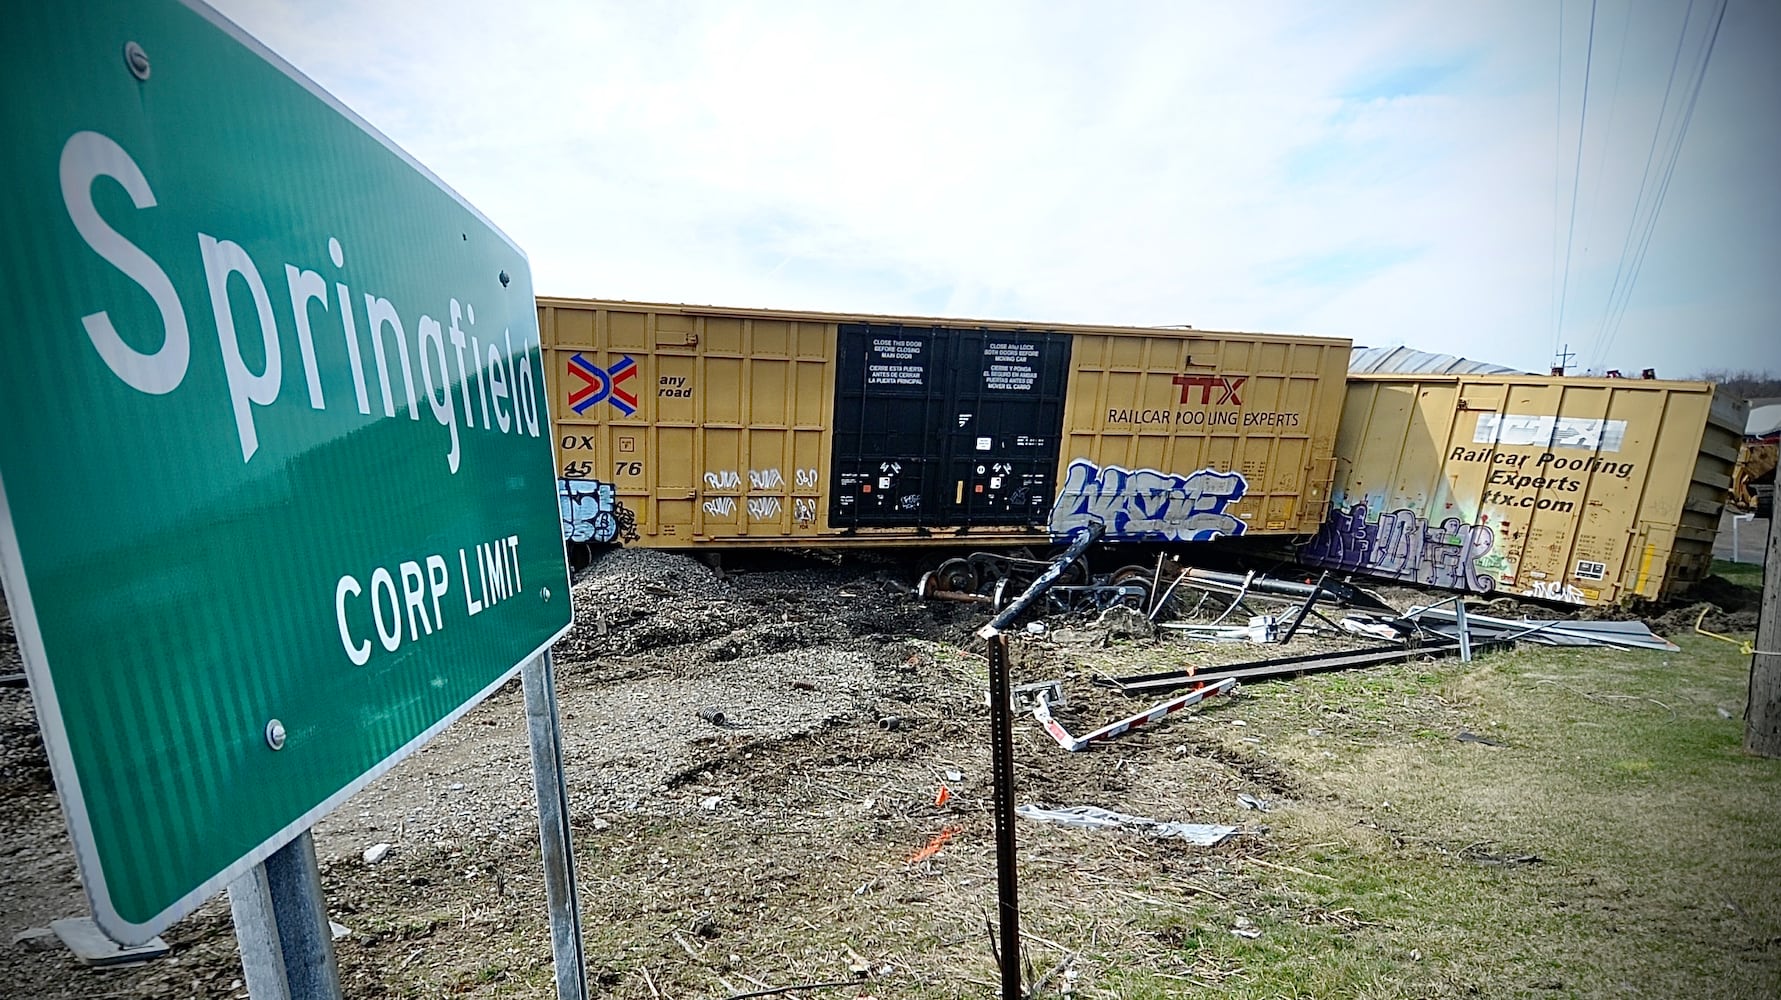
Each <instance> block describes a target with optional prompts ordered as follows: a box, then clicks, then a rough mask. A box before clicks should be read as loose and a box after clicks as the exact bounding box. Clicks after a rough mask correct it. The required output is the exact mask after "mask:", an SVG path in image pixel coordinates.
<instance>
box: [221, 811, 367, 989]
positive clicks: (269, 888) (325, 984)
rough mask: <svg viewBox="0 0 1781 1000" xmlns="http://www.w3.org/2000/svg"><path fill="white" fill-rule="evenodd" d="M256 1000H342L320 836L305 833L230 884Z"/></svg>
mask: <svg viewBox="0 0 1781 1000" xmlns="http://www.w3.org/2000/svg"><path fill="white" fill-rule="evenodd" d="M229 905H230V908H231V909H232V910H233V911H234V917H235V937H236V940H237V942H238V944H239V947H240V950H241V969H242V973H243V978H245V979H246V980H247V989H248V994H249V995H250V996H251V997H253V1000H341V993H340V970H339V966H338V964H336V962H335V959H334V936H333V931H332V928H331V927H329V925H328V913H327V898H326V897H325V896H324V895H323V894H322V876H321V869H320V868H319V867H318V866H317V864H316V860H315V839H314V838H313V837H312V836H311V835H310V833H309V831H307V830H305V831H304V832H303V833H302V835H300V836H299V837H297V839H295V840H293V841H291V842H290V843H288V844H286V845H284V846H283V847H281V848H279V849H278V850H277V851H274V852H273V854H272V856H271V857H269V858H267V859H266V860H265V861H264V862H262V863H261V864H259V865H257V866H255V867H254V869H253V870H252V871H250V872H248V873H247V874H246V875H243V876H241V877H240V878H238V879H236V880H235V882H233V883H232V884H231V885H230V886H229Z"/></svg>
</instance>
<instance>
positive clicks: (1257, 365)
mask: <svg viewBox="0 0 1781 1000" xmlns="http://www.w3.org/2000/svg"><path fill="white" fill-rule="evenodd" d="M539 326H540V329H541V331H542V332H543V338H544V343H545V346H546V348H547V352H548V359H547V362H546V371H547V377H546V381H547V384H548V385H549V387H550V390H551V391H552V392H553V393H555V394H556V395H555V398H556V402H557V406H556V409H555V410H554V411H553V412H554V413H555V414H556V415H557V416H556V420H557V426H556V434H557V447H558V457H559V460H560V463H561V473H562V479H561V481H560V483H559V489H560V493H561V502H562V508H563V520H564V531H565V534H566V536H567V537H568V538H570V539H571V540H574V541H586V542H621V543H628V544H637V545H646V546H656V547H689V546H693V545H699V544H705V543H713V544H719V545H761V544H770V545H786V544H793V545H800V544H801V545H819V544H820V545H874V544H878V545H909V544H953V545H956V544H961V543H964V544H973V545H981V544H996V543H1001V544H1016V543H1029V542H1046V541H1051V540H1054V539H1056V538H1059V537H1062V536H1065V535H1068V534H1069V533H1070V532H1071V531H1072V530H1074V529H1075V528H1076V527H1078V526H1079V525H1081V524H1082V523H1086V520H1087V519H1090V518H1098V519H1102V520H1104V521H1105V522H1106V523H1107V526H1108V529H1109V531H1108V537H1109V538H1110V539H1111V540H1126V541H1162V540H1190V539H1198V538H1209V537H1212V536H1214V535H1219V534H1240V533H1242V534H1247V533H1272V534H1295V533H1298V534H1306V533H1309V532H1311V531H1313V530H1315V528H1316V526H1317V525H1318V524H1320V523H1321V522H1322V508H1323V506H1324V504H1325V502H1326V498H1327V495H1328V493H1327V490H1328V485H1329V479H1330V476H1331V475H1332V468H1333V458H1332V449H1333V446H1334V427H1335V415H1336V410H1337V408H1338V407H1339V406H1340V405H1341V390H1340V386H1341V385H1342V378H1343V372H1344V368H1343V365H1344V364H1345V363H1346V359H1347V357H1348V353H1349V350H1350V346H1349V342H1348V341H1345V340H1339V339H1328V338H1310V337H1275V336H1270V335H1267V334H1249V333H1202V332H1197V331H1175V330H1142V329H1133V328H1121V327H1090V326H1050V325H1045V326H1041V325H1035V324H1021V323H1009V322H982V321H963V320H944V319H931V318H914V317H894V316H867V315H839V314H828V313H803V312H784V311H774V310H758V309H722V308H717V307H704V306H666V305H653V304H646V303H632V302H608V301H594V300H573V299H539ZM1153 403H1154V407H1153V405H1152V404H1153ZM1152 408H1154V409H1156V410H1157V411H1159V412H1164V411H1166V414H1167V415H1166V418H1161V419H1159V420H1154V421H1153V420H1151V419H1150V418H1149V417H1148V416H1146V415H1145V411H1147V410H1149V409H1152Z"/></svg>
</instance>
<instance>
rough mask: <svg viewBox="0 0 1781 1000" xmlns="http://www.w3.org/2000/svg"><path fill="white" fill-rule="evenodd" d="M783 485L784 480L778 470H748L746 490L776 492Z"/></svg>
mask: <svg viewBox="0 0 1781 1000" xmlns="http://www.w3.org/2000/svg"><path fill="white" fill-rule="evenodd" d="M784 485H785V478H784V477H782V476H781V475H780V474H779V470H778V469H749V470H748V488H749V489H751V490H776V489H779V488H780V487H781V486H784Z"/></svg>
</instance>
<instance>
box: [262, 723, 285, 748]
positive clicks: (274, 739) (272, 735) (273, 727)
mask: <svg viewBox="0 0 1781 1000" xmlns="http://www.w3.org/2000/svg"><path fill="white" fill-rule="evenodd" d="M284 740H285V731H284V723H282V722H280V721H278V720H277V719H273V720H272V721H270V722H268V723H266V745H267V746H269V747H271V748H272V749H274V750H283V749H284Z"/></svg>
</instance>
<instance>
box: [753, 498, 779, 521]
mask: <svg viewBox="0 0 1781 1000" xmlns="http://www.w3.org/2000/svg"><path fill="white" fill-rule="evenodd" d="M780 510H781V506H780V503H779V498H778V497H749V498H748V519H749V520H751V521H772V520H775V519H777V518H778V517H779V511H780Z"/></svg>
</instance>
